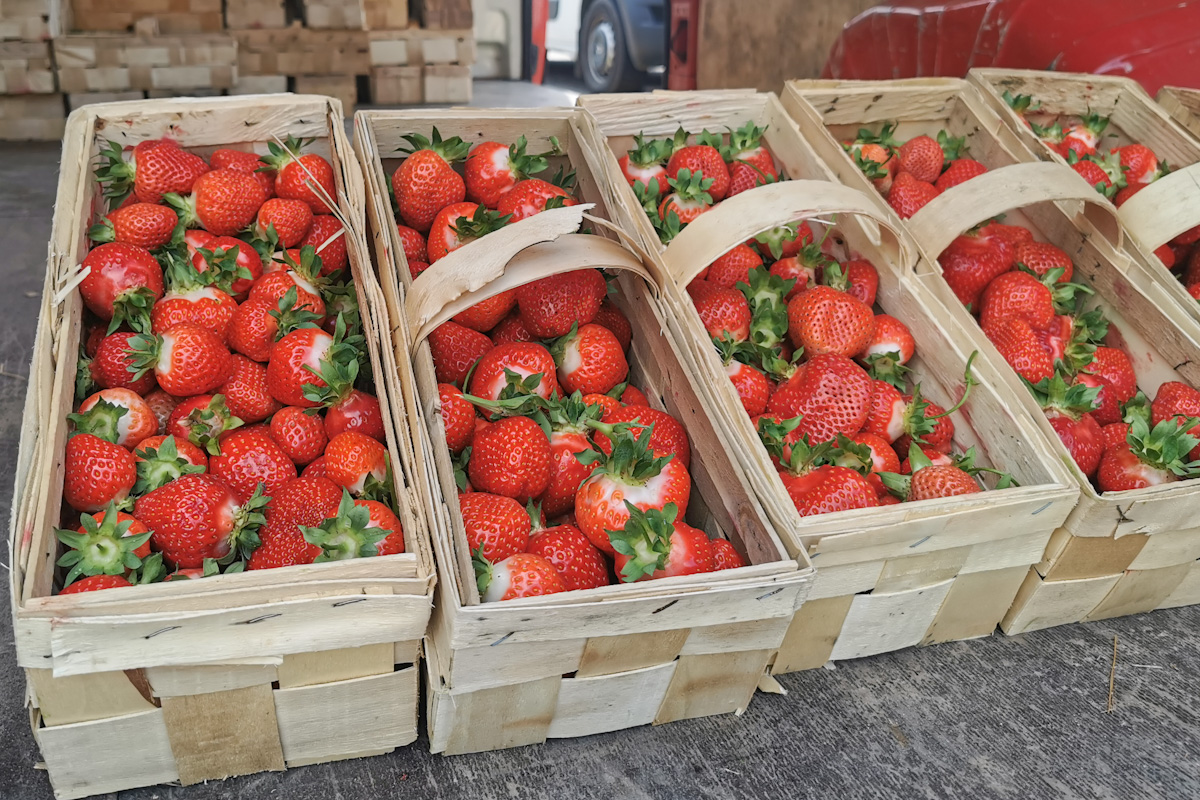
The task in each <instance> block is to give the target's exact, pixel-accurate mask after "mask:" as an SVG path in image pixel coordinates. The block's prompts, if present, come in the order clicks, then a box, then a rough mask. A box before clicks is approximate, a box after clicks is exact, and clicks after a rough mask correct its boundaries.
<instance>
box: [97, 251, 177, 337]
mask: <svg viewBox="0 0 1200 800" xmlns="http://www.w3.org/2000/svg"><path fill="white" fill-rule="evenodd" d="M81 267H82V268H83V269H86V270H88V274H87V276H86V277H85V278H84V279H83V281H82V282H81V283H80V284H79V294H80V295H82V297H83V302H84V304H85V305H86V306H87V307H88V308H89V309H90V310H91V312H92V313H93V314H95V315H96V316H98V317H99V318H100V319H103V320H112V322H111V324H110V325H109V326H108V330H109V333H112V332H113V331H115V330H116V329H117V327H118V326H119V325H120V324H121V323H123V322H124V323H128V325H129V327H131V328H133V329H134V330H137V331H145V330H149V327H150V326H149V316H150V314H149V312H150V308H151V307H152V306H153V305H154V304H155V303H156V302H158V300H159V298H161V297H162V295H163V276H162V268H161V267H160V266H159V265H158V262H157V261H156V260H155V259H154V256H152V255H150V251H149V250H147V249H145V248H144V247H138V246H136V245H132V244H120V243H117V242H113V243H112V244H102V245H100V246H99V247H96V248H95V249H93V250H92V251H91V252H90V253H88V254H87V256H86V257H85V258H84V259H83V264H82V265H81Z"/></svg>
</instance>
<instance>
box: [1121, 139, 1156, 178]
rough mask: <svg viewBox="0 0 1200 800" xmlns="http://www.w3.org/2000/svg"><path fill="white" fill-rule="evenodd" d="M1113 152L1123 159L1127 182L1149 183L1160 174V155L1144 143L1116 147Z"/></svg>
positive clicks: (1122, 165) (1122, 164)
mask: <svg viewBox="0 0 1200 800" xmlns="http://www.w3.org/2000/svg"><path fill="white" fill-rule="evenodd" d="M1112 152H1114V153H1117V154H1118V155H1119V156H1120V159H1121V167H1122V168H1123V169H1124V172H1125V181H1126V183H1131V184H1134V183H1140V184H1147V183H1150V182H1151V181H1153V180H1154V179H1155V178H1156V177H1157V176H1158V156H1156V155H1155V154H1154V151H1153V150H1151V149H1150V148H1149V147H1146V145H1144V144H1127V145H1125V146H1123V147H1114V148H1113V149H1112Z"/></svg>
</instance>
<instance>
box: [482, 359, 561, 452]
mask: <svg viewBox="0 0 1200 800" xmlns="http://www.w3.org/2000/svg"><path fill="white" fill-rule="evenodd" d="M543 377H545V375H544V374H543V373H541V372H537V373H534V374H533V375H528V376H522V375H521V374H520V373H518V372H515V371H514V370H511V369H509V368H508V367H504V380H505V384H504V388H502V389H501V390H500V392H499V394H498V395H497V396H496V399H495V400H489V399H488V398H486V397H478V396H476V395H473V394H465V393H464V394H463V395H462V397H463V399H464V400H466V401H467V402H469V403H471V404H472V405H474V406H475V407H476V408H480V409H483V412H484V417H485V418H487V419H489V420H496V419H501V418H504V417H529V418H531V419H533V421H534V422H536V423H537V424H538V426H539V427H541V428H542V430H543V431H545V432H546V435H547V436H549V435H550V419H549V417H548V416H547V414H546V411H547V409H548V408H549V407H550V402H551V401H549V400H548V399H547V398H545V397H542V396H541V395H540V394H538V390H539V387H540V386H541V385H542V378H543Z"/></svg>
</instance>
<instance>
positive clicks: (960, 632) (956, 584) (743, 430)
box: [580, 92, 1077, 673]
mask: <svg viewBox="0 0 1200 800" xmlns="http://www.w3.org/2000/svg"><path fill="white" fill-rule="evenodd" d="M580 103H581V105H583V106H584V107H585V108H587V109H588V110H589V111H590V112H591V113H592V114H593V116H594V117H595V118H596V123H597V127H598V129H599V134H600V136H601V143H600V145H599V147H598V149H602V150H604V151H605V153H604V155H605V159H606V168H607V173H606V174H607V176H608V181H609V183H608V191H609V192H610V193H611V194H612V195H613V196H614V197H615V198H616V199H615V200H614V203H613V205H614V207H615V208H617V209H618V210H619V211H620V212H621V214H622V215H623V216H622V217H621V222H622V224H623V225H624V226H626V227H628V228H630V229H633V230H638V231H639V232H640V233H641V234H642V236H643V242H644V246H645V248H646V249H647V250H648V251H650V252H652V253H654V256H655V257H656V259H657V261H658V263H659V268H660V269H661V270H663V271H664V272H666V273H667V274H668V275H670V276H671V277H672V278H673V279H674V280H675V281H676V282H677V284H678V285H679V286H680V287H681V288H682V287H685V286H686V285H687V284H688V283H689V282H690V281H691V280H692V279H693V278H695V276H696V275H697V274H699V272H700V271H701V270H702V269H703V268H704V267H706V266H707V265H708V264H710V263H711V262H712V261H713V260H714V259H716V258H717V257H718V256H720V255H722V254H723V253H725V252H728V251H729V250H730V249H732V248H733V247H735V246H736V245H738V244H740V243H742V242H744V241H746V240H747V239H748V238H751V237H753V236H754V235H756V234H758V233H760V232H762V231H765V230H768V229H770V228H773V227H775V226H778V225H782V224H785V223H788V222H791V221H794V220H797V219H804V218H809V219H817V220H825V221H832V222H834V223H835V229H836V233H837V234H838V235H839V236H841V237H842V238H843V239H844V241H845V242H846V244H847V245H848V246H849V250H850V251H851V252H856V253H858V254H860V255H861V256H862V257H865V258H867V259H868V260H870V261H871V263H872V264H874V265H875V267H876V268H877V270H878V272H879V290H878V295H877V304H878V305H879V306H880V307H881V308H882V309H883V310H884V311H885V312H887V313H888V314H891V315H893V316H895V317H897V318H898V319H900V320H901V321H902V322H904V323H905V324H906V325H907V326H908V327H909V329H910V330H911V331H912V334H913V337H914V338H915V340H916V343H917V357H916V358H915V359H914V360H913V362H912V363H910V364H909V365H908V366H910V367H912V369H913V380H914V383H915V382H919V383H920V384H921V388H922V391H923V393H924V394H925V395H926V396H927V397H928V398H930V399H931V400H933V401H934V402H936V403H939V404H941V405H943V407H946V408H948V407H950V406H951V405H953V403H954V402H955V399H956V398H957V397H958V396H959V395H960V394H961V393H962V390H963V388H964V384H963V376H964V372H965V369H966V364H967V359H968V357H969V356H970V354H971V348H970V347H969V346H967V345H968V344H969V339H968V337H967V336H966V335H965V334H964V333H962V332H961V331H958V330H957V329H956V327H955V326H954V324H953V323H947V321H946V320H947V317H948V315H947V314H946V312H945V311H944V310H942V309H941V307H940V305H939V303H938V302H937V300H936V299H934V298H933V297H932V296H930V295H929V294H928V293H927V292H926V291H925V290H924V289H922V288H921V287H920V286H919V285H917V284H916V282H914V281H913V280H912V276H911V274H908V275H906V273H911V272H912V269H913V263H914V261H915V260H916V259H917V257H918V252H917V250H916V248H915V247H914V246H913V245H912V243H911V242H910V240H909V239H908V238H907V235H906V234H904V233H903V229H902V228H901V226H900V225H898V224H897V223H896V222H895V221H894V220H892V219H889V217H888V216H887V215H886V214H885V213H883V212H881V211H880V210H879V208H878V204H877V203H875V202H874V201H873V200H872V199H871V198H869V197H867V196H864V195H863V194H862V193H861V192H859V191H857V190H854V189H850V188H847V187H846V186H842V185H840V184H838V183H836V182H832V173H831V172H830V171H829V169H828V168H827V167H826V166H825V165H824V164H822V163H821V161H820V159H819V158H818V157H817V155H816V153H815V152H814V151H813V150H812V148H811V147H810V146H809V145H808V144H807V143H806V142H805V141H804V140H803V139H802V138H801V137H800V135H799V132H798V131H797V129H796V126H795V124H794V123H793V122H792V121H791V120H789V119H788V117H787V115H786V114H785V113H784V111H783V108H782V106H781V105H780V103H779V101H778V99H777V98H776V97H775V96H774V95H771V94H753V93H746V92H721V93H712V92H679V93H672V92H657V93H654V94H650V95H629V96H625V95H600V96H592V97H586V98H581V100H580ZM747 120H753V121H754V122H755V123H756V124H757V125H759V126H760V127H762V126H766V127H767V131H766V136H765V137H764V144H765V145H766V146H767V147H768V148H769V149H770V150H771V152H772V153H773V154H774V156H775V158H776V160H777V162H778V165H777V166H778V167H779V168H780V171H781V173H782V174H784V175H786V176H787V177H788V178H790V179H791V180H787V181H783V182H780V183H776V184H773V185H769V186H762V187H759V188H756V189H752V190H750V191H747V192H745V193H742V194H739V195H737V196H736V197H733V198H730V199H727V200H725V201H724V202H723V203H722V204H721V205H720V206H718V207H717V208H715V209H713V210H711V211H708V212H706V213H705V214H703V215H701V216H700V217H699V218H698V219H697V220H696V221H695V222H692V223H691V224H689V225H688V226H687V227H686V228H685V229H684V230H683V231H682V232H681V233H680V234H679V235H678V236H677V237H676V238H675V239H674V240H673V241H672V242H671V243H670V244H669V245H667V246H665V247H664V246H663V245H662V244H661V243H660V242H659V239H658V237H657V235H656V234H655V232H654V230H653V228H652V227H651V226H650V224H649V222H648V220H647V218H646V215H645V213H644V212H643V211H642V208H641V207H640V205H639V204H638V202H637V200H636V198H635V196H634V194H633V192H632V190H631V189H630V187H629V186H628V185H627V184H626V182H625V180H624V178H623V177H622V175H621V173H620V170H619V167H618V164H617V159H616V157H617V156H619V155H621V154H623V153H624V152H625V150H627V149H628V148H629V147H630V146H631V145H632V143H633V137H634V136H635V135H636V134H638V133H644V134H645V135H646V136H647V137H662V136H670V135H671V134H673V133H674V132H675V130H676V128H678V127H679V126H680V125H682V126H683V127H684V128H685V129H687V130H689V131H691V132H699V131H700V130H701V129H704V128H707V129H709V130H710V131H713V132H724V131H726V130H730V129H735V128H738V127H740V126H742V125H743V124H744V123H745V122H746V121H747ZM678 296H679V295H677V297H678ZM677 302H678V301H677ZM676 310H677V314H676V315H675V320H676V323H677V325H676V327H677V336H678V338H679V339H680V341H681V343H684V345H685V349H686V351H687V352H688V353H689V355H690V357H691V358H692V360H693V363H694V364H695V366H696V369H697V374H699V375H701V376H702V380H701V383H702V385H703V386H704V387H705V388H706V390H707V391H709V393H710V396H711V400H712V403H713V404H714V405H715V406H716V407H718V408H720V409H721V410H722V412H723V414H722V416H723V419H724V422H725V424H726V427H727V431H728V435H729V437H730V439H731V441H733V442H734V443H735V448H736V452H737V454H738V456H739V457H740V458H741V459H742V461H743V463H744V465H745V467H746V472H747V474H748V475H749V476H750V479H751V482H752V484H753V486H754V488H755V490H756V491H757V492H758V493H759V496H760V497H762V499H763V505H764V507H766V508H767V510H768V513H770V514H771V518H772V520H774V521H775V524H776V526H777V528H778V530H779V532H780V534H781V535H782V536H783V538H784V541H785V543H786V544H787V545H788V547H789V550H790V551H791V552H792V553H793V554H805V553H807V554H808V555H809V556H810V557H811V559H812V562H813V565H814V566H815V567H816V568H817V579H816V582H815V584H814V586H813V590H812V593H811V594H810V595H809V601H808V603H806V604H805V606H804V607H803V608H802V609H800V610H799V611H798V612H797V614H796V616H795V617H794V619H793V622H792V625H791V627H790V629H789V631H788V637H787V640H786V641H785V644H784V647H783V648H782V649H781V651H780V653H779V655H778V656H777V658H776V659H775V661H774V663H773V671H774V672H775V673H780V672H789V671H793V670H798V669H808V668H813V667H819V666H821V665H823V664H824V663H826V662H827V661H829V660H831V659H832V660H840V659H847V658H857V657H860V656H867V655H874V654H877V653H883V652H888V651H892V650H897V649H900V648H904V647H911V646H913V645H918V644H932V643H935V642H944V641H950V640H955V639H966V638H972V637H977V636H986V635H989V634H991V633H992V632H993V631H995V629H996V625H997V624H998V623H999V621H1000V620H1001V618H1002V617H1003V616H1004V614H1005V613H1006V612H1007V611H1008V609H1009V606H1010V605H1011V604H1012V600H1013V598H1014V596H1015V595H1016V593H1017V590H1018V588H1019V587H1020V586H1021V583H1022V581H1023V580H1024V579H1025V575H1026V573H1027V572H1028V571H1029V568H1030V566H1031V565H1032V564H1034V563H1036V562H1037V561H1038V560H1039V559H1040V558H1041V555H1042V552H1043V550H1044V548H1045V545H1046V542H1047V540H1048V539H1049V537H1050V535H1051V533H1052V532H1053V531H1054V529H1055V528H1056V527H1057V526H1058V525H1059V524H1060V523H1061V522H1062V520H1063V519H1064V518H1065V517H1066V515H1067V513H1068V512H1069V511H1070V510H1071V507H1072V506H1073V505H1074V503H1075V499H1076V496H1077V490H1076V489H1075V488H1074V487H1073V485H1072V481H1071V478H1070V476H1069V475H1067V474H1066V472H1065V471H1064V470H1063V469H1062V467H1061V465H1060V464H1059V462H1058V459H1057V458H1055V457H1054V456H1053V455H1052V454H1051V451H1050V450H1049V448H1048V447H1047V446H1046V445H1045V443H1044V442H1043V441H1042V440H1041V438H1040V437H1039V436H1038V434H1037V433H1036V430H1035V429H1034V428H1033V426H1032V424H1031V421H1030V420H1029V419H1028V418H1027V415H1026V414H1025V413H1024V411H1023V409H1021V407H1020V405H1019V402H1018V401H1017V399H1016V398H1015V397H1014V396H1013V395H1012V389H1011V386H1010V385H1009V382H1008V380H1007V379H1006V378H1005V377H1003V374H1004V373H1003V371H1001V370H1000V369H998V368H997V367H996V366H995V365H994V363H993V362H992V361H991V359H990V358H989V357H983V358H977V359H976V361H975V362H974V367H973V374H974V376H975V378H976V379H977V380H978V381H979V385H978V386H976V387H975V388H974V389H973V390H972V393H971V395H970V397H969V399H968V401H967V403H966V405H964V406H963V408H961V409H960V410H959V411H958V412H956V413H955V414H954V416H953V420H954V424H955V429H956V435H955V446H956V449H957V450H959V451H965V450H966V449H967V448H969V447H975V448H976V450H977V452H978V453H979V454H980V456H981V459H982V461H984V462H986V463H988V464H990V465H992V466H994V467H995V468H997V469H1001V470H1004V471H1007V472H1009V473H1011V474H1013V475H1014V476H1015V477H1016V479H1017V480H1018V481H1019V482H1020V484H1021V486H1020V487H1017V488H1010V489H1005V490H1002V491H997V492H992V491H988V492H984V493H979V494H974V495H969V496H962V497H955V498H947V499H944V500H937V501H922V502H915V503H904V504H901V505H892V506H886V507H880V508H873V509H861V510H856V511H845V512H838V513H832V514H822V515H817V516H810V517H801V516H800V515H799V514H797V513H796V508H795V505H794V504H793V503H792V501H791V499H790V498H789V496H788V494H787V492H786V490H785V489H784V486H783V482H782V481H781V480H780V478H779V475H778V473H777V471H776V469H775V468H774V467H773V466H772V463H771V461H770V459H769V458H768V455H767V452H766V450H765V448H764V447H763V446H762V444H761V442H760V441H759V438H758V434H757V432H756V431H755V429H754V426H753V424H752V422H751V420H750V419H749V417H747V415H746V413H745V411H744V410H743V407H742V405H741V403H740V401H739V400H738V397H737V394H736V392H735V390H734V389H733V386H732V384H731V383H730V381H729V380H728V378H727V377H726V375H725V370H724V367H723V366H722V365H721V363H720V359H719V358H718V356H717V354H716V352H715V350H714V348H713V346H712V341H711V339H710V338H709V336H708V334H707V332H706V331H705V329H704V327H703V325H702V324H701V322H700V318H699V316H698V315H697V313H696V311H695V308H694V307H693V306H692V304H691V302H690V300H683V301H682V303H680V304H678V305H677V309H676ZM1002 366H1003V365H1002ZM1004 369H1007V367H1005V368H1004ZM1018 521H1019V522H1018Z"/></svg>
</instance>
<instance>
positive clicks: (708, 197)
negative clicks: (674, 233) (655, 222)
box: [658, 163, 725, 226]
mask: <svg viewBox="0 0 1200 800" xmlns="http://www.w3.org/2000/svg"><path fill="white" fill-rule="evenodd" d="M721 168H722V169H724V168H725V165H724V163H722V164H721ZM667 185H668V186H669V187H670V188H671V189H672V190H673V191H672V192H670V193H668V194H666V195H664V196H663V198H662V201H661V202H660V203H659V204H658V217H659V219H660V220H662V222H663V223H667V224H668V225H669V224H670V222H669V220H670V218H671V215H672V214H674V215H675V218H676V220H677V223H676V224H677V225H679V226H682V225H686V224H688V223H689V222H693V221H695V219H696V218H697V217H699V216H700V215H701V214H703V213H704V212H705V211H708V210H709V209H710V208H712V206H713V203H714V202H715V200H714V198H713V195H712V193H711V189H712V179H711V178H705V177H704V176H703V175H702V174H701V173H699V172H689V171H688V170H686V169H681V170H680V171H679V174H678V175H677V176H674V177H672V178H669V179H668V180H667Z"/></svg>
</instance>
